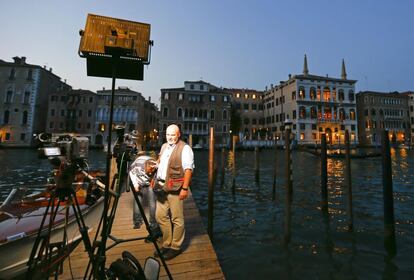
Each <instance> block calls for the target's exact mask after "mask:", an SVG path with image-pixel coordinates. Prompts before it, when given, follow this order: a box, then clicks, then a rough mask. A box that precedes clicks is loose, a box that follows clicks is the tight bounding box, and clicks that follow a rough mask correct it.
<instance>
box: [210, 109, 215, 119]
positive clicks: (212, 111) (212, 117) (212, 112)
mask: <svg viewBox="0 0 414 280" xmlns="http://www.w3.org/2000/svg"><path fill="white" fill-rule="evenodd" d="M210 120H214V110H211V111H210Z"/></svg>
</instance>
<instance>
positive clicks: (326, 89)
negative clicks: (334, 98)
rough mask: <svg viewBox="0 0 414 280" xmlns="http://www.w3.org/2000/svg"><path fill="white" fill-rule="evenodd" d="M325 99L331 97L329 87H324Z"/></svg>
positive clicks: (327, 99)
mask: <svg viewBox="0 0 414 280" xmlns="http://www.w3.org/2000/svg"><path fill="white" fill-rule="evenodd" d="M323 99H324V100H325V101H329V100H330V99H331V90H330V89H329V87H324V89H323Z"/></svg>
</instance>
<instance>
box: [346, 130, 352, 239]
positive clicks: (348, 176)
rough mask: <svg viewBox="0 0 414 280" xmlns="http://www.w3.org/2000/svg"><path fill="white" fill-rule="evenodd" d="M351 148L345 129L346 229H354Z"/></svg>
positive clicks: (347, 132)
mask: <svg viewBox="0 0 414 280" xmlns="http://www.w3.org/2000/svg"><path fill="white" fill-rule="evenodd" d="M350 153H351V149H350V142H349V131H348V130H345V182H346V187H347V190H348V204H347V206H348V207H347V208H348V209H347V210H348V230H350V231H352V230H353V229H354V212H353V209H352V177H351V154H350Z"/></svg>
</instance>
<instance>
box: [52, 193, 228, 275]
mask: <svg viewBox="0 0 414 280" xmlns="http://www.w3.org/2000/svg"><path fill="white" fill-rule="evenodd" d="M133 199H134V198H133V195H132V193H124V194H123V195H122V196H121V198H120V200H119V204H118V208H117V212H116V217H115V220H114V224H113V227H112V232H111V234H112V235H113V236H115V237H116V238H118V239H128V238H145V237H146V236H147V235H148V232H147V231H146V229H145V226H143V227H141V228H140V229H133V224H132V205H133V204H132V203H133ZM184 214H185V227H186V237H185V240H184V243H183V253H182V254H180V255H179V256H177V257H176V258H174V259H172V260H169V261H167V265H168V268H169V270H170V272H171V274H172V276H173V278H174V279H224V275H223V272H222V270H221V267H220V265H219V263H218V260H217V255H216V252H215V251H214V248H213V246H212V244H211V241H210V238H209V237H208V235H207V233H206V230H205V229H204V225H203V223H202V221H201V217H200V214H199V211H198V209H197V207H196V205H195V202H194V200H193V198H192V196H191V195H190V197H189V198H188V199H187V200H185V202H184ZM94 236H95V232H94V231H92V232H91V233H90V237H91V238H93V237H94ZM98 239H100V237H99V238H98ZM110 244H113V241H112V240H111V239H108V242H107V246H109V245H110ZM158 245H159V246H160V247H161V244H160V243H159V244H158ZM125 250H126V251H129V252H130V253H131V254H133V255H134V256H135V257H136V258H137V259H138V260H139V261H140V263H141V265H144V263H145V259H146V258H147V257H150V256H153V253H154V251H155V247H154V244H152V243H145V242H144V240H137V241H130V242H125V243H120V244H118V245H116V246H115V247H113V248H112V249H110V250H108V251H107V252H106V258H107V261H106V267H109V266H110V264H111V263H112V262H113V261H115V260H116V259H118V258H120V256H121V254H122V252H123V251H125ZM88 261H89V258H88V256H87V254H86V252H85V250H84V246H83V244H81V245H79V246H78V247H77V248H76V249H75V251H74V252H73V253H72V254H71V255H70V265H69V259H67V260H66V261H65V263H64V272H63V274H62V275H60V277H59V278H60V279H72V277H73V279H83V275H84V273H85V269H86V266H87V264H88ZM160 279H168V277H167V274H166V271H165V269H164V267H163V266H162V265H161V269H160Z"/></svg>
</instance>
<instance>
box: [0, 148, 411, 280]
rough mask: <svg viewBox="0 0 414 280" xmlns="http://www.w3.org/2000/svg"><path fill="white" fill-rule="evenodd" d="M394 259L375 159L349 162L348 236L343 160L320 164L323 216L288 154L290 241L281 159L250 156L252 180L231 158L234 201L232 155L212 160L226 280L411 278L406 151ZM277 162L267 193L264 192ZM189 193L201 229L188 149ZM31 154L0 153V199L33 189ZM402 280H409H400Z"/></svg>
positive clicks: (313, 165)
mask: <svg viewBox="0 0 414 280" xmlns="http://www.w3.org/2000/svg"><path fill="white" fill-rule="evenodd" d="M391 155H392V174H393V184H394V206H395V220H396V244H397V254H396V256H395V257H393V258H389V257H388V256H387V253H386V250H385V249H384V245H383V240H384V239H383V202H382V199H383V197H382V177H381V174H382V173H381V172H382V171H381V158H380V157H379V158H366V159H352V162H351V169H352V185H353V202H354V203H353V211H354V230H353V231H352V232H350V231H348V228H347V221H348V220H347V209H346V208H347V207H346V205H347V204H346V203H347V191H346V189H345V186H344V185H345V181H344V178H343V177H344V170H343V168H344V161H343V160H341V159H328V176H329V179H328V192H329V197H328V200H329V205H328V211H329V215H328V216H326V215H324V214H323V212H322V211H321V207H320V201H321V194H320V160H319V159H318V158H317V157H315V156H314V155H312V154H308V153H306V152H302V151H294V152H293V153H292V158H293V160H292V161H293V201H292V207H291V238H290V242H289V243H288V244H287V243H286V242H285V241H284V240H285V238H284V235H285V233H286V230H285V212H286V211H285V195H286V194H285V187H284V185H285V182H284V176H283V175H284V152H283V151H282V150H280V151H277V152H275V151H274V150H262V151H261V152H260V177H259V180H258V181H256V180H255V173H254V158H255V156H254V152H252V151H242V152H237V153H236V166H235V168H236V169H235V170H236V171H235V175H236V176H235V186H236V189H235V194H234V195H233V193H232V178H233V177H232V176H233V175H232V174H233V173H234V170H233V168H234V166H233V165H232V157H233V155H232V153H231V152H229V153H226V157H225V180H224V184H223V185H221V184H220V181H221V180H220V178H221V174H220V170H221V163H220V159H221V154H220V152H217V153H216V159H217V170H218V174H217V184H216V192H215V196H214V199H215V209H214V211H215V212H214V215H215V219H214V240H213V245H214V248H215V249H216V252H217V255H218V258H219V261H220V264H221V266H222V269H223V272H224V274H225V276H226V278H228V279H304V278H306V279H411V278H412V275H414V260H413V255H414V150H405V149H392V150H391ZM275 157H276V158H277V172H278V174H277V181H276V195H275V196H273V194H272V185H273V172H274V171H273V170H274V161H275ZM90 159H91V168H92V169H93V168H104V166H105V154H104V153H103V152H101V151H96V150H92V151H90ZM195 161H196V169H195V172H194V177H193V183H192V191H193V196H194V198H195V201H196V203H197V206H198V208H199V209H200V212H201V215H202V217H203V220H204V222H205V225H207V206H208V183H207V177H208V172H207V166H208V153H207V151H195ZM49 167H50V166H49V163H48V161H47V160H40V159H38V158H37V156H36V152H35V151H33V150H0V195H1V197H0V200H4V198H5V196H6V195H7V193H8V192H9V190H10V189H11V187H12V186H13V185H26V184H30V185H38V184H42V183H44V181H45V178H46V177H47V176H48V173H49ZM410 275H411V276H410Z"/></svg>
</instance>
